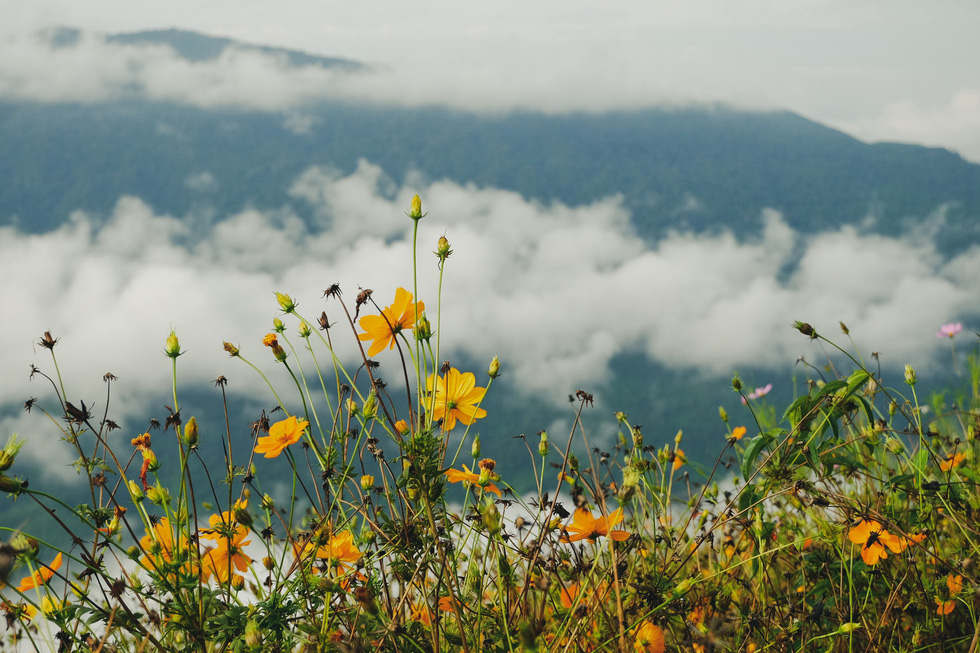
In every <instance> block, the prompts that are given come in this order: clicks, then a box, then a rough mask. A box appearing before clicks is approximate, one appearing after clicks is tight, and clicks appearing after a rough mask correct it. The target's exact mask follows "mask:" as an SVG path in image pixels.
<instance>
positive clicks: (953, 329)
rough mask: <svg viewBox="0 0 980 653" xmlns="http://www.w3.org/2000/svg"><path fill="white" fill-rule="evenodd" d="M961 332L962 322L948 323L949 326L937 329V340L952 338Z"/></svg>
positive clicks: (945, 325)
mask: <svg viewBox="0 0 980 653" xmlns="http://www.w3.org/2000/svg"><path fill="white" fill-rule="evenodd" d="M962 330H963V323H962V322H955V323H954V322H950V323H949V324H944V325H942V326H941V327H939V331H938V332H937V333H936V337H937V338H952V337H953V336H955V335H956V334H957V333H959V332H960V331H962Z"/></svg>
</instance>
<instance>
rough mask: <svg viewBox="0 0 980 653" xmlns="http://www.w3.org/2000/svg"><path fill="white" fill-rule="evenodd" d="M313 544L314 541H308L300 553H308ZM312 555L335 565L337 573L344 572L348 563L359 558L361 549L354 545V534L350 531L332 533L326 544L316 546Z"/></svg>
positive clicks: (351, 563)
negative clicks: (337, 533)
mask: <svg viewBox="0 0 980 653" xmlns="http://www.w3.org/2000/svg"><path fill="white" fill-rule="evenodd" d="M315 546H316V543H315V542H312V541H311V542H309V543H308V544H307V545H306V547H305V548H304V549H303V550H302V553H301V555H305V554H308V553H309V552H310V551H311V550H312V549H313V547H315ZM314 555H315V556H316V557H317V558H320V559H321V560H326V561H327V562H328V564H329V565H330V566H334V565H336V568H337V573H338V574H343V573H345V572H346V571H347V569H348V567H349V566H350V565H353V564H354V563H355V562H357V561H358V560H360V559H361V551H360V550H359V549H358V548H357V546H355V545H354V534H353V533H351V532H350V531H343V532H342V533H340V534H339V535H334V536H333V537H331V538H330V540H329V541H327V543H326V544H323V545H321V546H318V547H317V548H316V553H314Z"/></svg>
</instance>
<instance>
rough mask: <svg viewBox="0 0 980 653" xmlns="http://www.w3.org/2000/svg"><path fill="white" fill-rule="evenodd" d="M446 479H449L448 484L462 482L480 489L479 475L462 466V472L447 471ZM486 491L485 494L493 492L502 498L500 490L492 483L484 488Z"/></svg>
mask: <svg viewBox="0 0 980 653" xmlns="http://www.w3.org/2000/svg"><path fill="white" fill-rule="evenodd" d="M446 478H448V479H449V482H450V483H459V482H461V481H462V482H464V483H469V484H470V485H473V486H475V487H480V475H479V474H477V473H475V472H471V471H470V468H469V467H467V466H466V465H463V471H459V470H458V469H447V470H446ZM486 490H487V492H493V493H494V494H496V495H497V496H498V497H499V496H502V495H501V494H500V488H498V487H497V486H496V485H494V484H493V483H489V484H488V485H487V486H486Z"/></svg>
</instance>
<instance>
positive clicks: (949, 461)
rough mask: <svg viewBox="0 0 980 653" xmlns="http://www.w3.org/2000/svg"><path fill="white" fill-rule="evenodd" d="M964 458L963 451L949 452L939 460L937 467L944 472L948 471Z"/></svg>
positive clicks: (958, 464) (957, 465)
mask: <svg viewBox="0 0 980 653" xmlns="http://www.w3.org/2000/svg"><path fill="white" fill-rule="evenodd" d="M964 460H966V454H964V453H957V454H950V455H948V456H946V458H945V459H944V460H940V461H939V469H941V470H943V471H944V472H949V471H950V470H953V469H956V468H957V467H959V466H960V464H961V463H962V462H963V461H964Z"/></svg>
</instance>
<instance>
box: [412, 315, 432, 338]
mask: <svg viewBox="0 0 980 653" xmlns="http://www.w3.org/2000/svg"><path fill="white" fill-rule="evenodd" d="M431 337H432V323H431V322H429V318H427V317H426V316H425V313H422V315H421V316H419V321H418V322H417V323H416V324H415V339H416V340H421V341H423V342H427V341H428V340H429V338H431Z"/></svg>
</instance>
